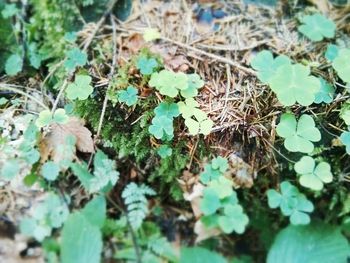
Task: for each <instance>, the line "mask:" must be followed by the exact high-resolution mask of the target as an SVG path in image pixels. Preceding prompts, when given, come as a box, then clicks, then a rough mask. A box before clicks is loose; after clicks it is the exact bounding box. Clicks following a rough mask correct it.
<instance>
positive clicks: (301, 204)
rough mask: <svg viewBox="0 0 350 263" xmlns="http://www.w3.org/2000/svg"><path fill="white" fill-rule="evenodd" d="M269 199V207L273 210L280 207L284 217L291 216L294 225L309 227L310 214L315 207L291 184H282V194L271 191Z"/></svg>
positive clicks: (268, 195) (268, 194)
mask: <svg viewBox="0 0 350 263" xmlns="http://www.w3.org/2000/svg"><path fill="white" fill-rule="evenodd" d="M267 198H268V205H269V207H270V208H273V209H274V208H278V207H279V208H280V210H281V212H282V214H283V215H284V216H289V220H290V222H291V223H292V224H293V225H307V224H309V223H310V216H309V214H308V213H311V212H312V211H313V210H314V206H313V204H312V203H311V202H310V201H309V200H307V199H306V197H305V195H303V194H301V193H299V190H298V188H297V187H295V186H294V185H292V184H291V183H289V182H287V181H284V182H282V183H281V191H280V192H277V191H276V190H275V189H269V190H268V191H267Z"/></svg>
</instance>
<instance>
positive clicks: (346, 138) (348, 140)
mask: <svg viewBox="0 0 350 263" xmlns="http://www.w3.org/2000/svg"><path fill="white" fill-rule="evenodd" d="M340 141H341V142H342V144H344V145H345V148H346V152H347V153H348V154H350V132H349V131H345V132H343V133H342V134H341V135H340Z"/></svg>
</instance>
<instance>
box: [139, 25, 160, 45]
mask: <svg viewBox="0 0 350 263" xmlns="http://www.w3.org/2000/svg"><path fill="white" fill-rule="evenodd" d="M159 38H160V33H159V31H158V30H157V29H156V28H146V29H145V31H144V32H143V39H144V40H145V41H146V42H150V41H153V40H156V39H159Z"/></svg>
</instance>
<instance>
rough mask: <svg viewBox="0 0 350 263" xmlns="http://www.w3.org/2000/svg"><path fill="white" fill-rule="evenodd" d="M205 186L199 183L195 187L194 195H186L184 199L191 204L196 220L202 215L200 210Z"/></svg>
mask: <svg viewBox="0 0 350 263" xmlns="http://www.w3.org/2000/svg"><path fill="white" fill-rule="evenodd" d="M203 190H204V186H203V185H202V184H200V183H197V184H195V185H194V186H193V189H192V193H188V192H187V193H186V192H185V193H184V195H183V196H184V199H185V200H186V201H189V202H190V203H191V207H192V210H193V214H194V216H195V217H196V218H199V217H200V216H201V214H202V212H201V210H200V201H201V199H202V195H203Z"/></svg>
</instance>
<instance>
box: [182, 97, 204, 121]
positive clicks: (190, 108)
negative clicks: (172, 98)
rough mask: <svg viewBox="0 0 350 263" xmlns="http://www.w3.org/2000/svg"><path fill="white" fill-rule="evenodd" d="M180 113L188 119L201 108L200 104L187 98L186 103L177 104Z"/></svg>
mask: <svg viewBox="0 0 350 263" xmlns="http://www.w3.org/2000/svg"><path fill="white" fill-rule="evenodd" d="M177 105H178V106H179V110H180V113H181V114H182V117H183V118H184V119H188V118H190V117H192V116H193V115H194V111H195V110H196V108H198V107H199V104H198V102H197V101H195V99H193V98H187V99H186V100H185V101H184V102H183V101H180V102H178V103H177Z"/></svg>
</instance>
